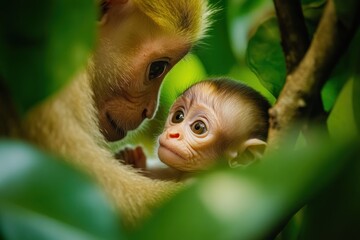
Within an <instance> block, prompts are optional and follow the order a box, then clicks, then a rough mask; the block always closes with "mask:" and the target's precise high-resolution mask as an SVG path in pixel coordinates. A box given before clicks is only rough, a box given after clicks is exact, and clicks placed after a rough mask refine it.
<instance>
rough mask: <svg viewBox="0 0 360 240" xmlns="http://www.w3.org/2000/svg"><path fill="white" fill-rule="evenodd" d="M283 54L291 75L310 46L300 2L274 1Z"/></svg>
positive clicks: (297, 0) (298, 0)
mask: <svg viewBox="0 0 360 240" xmlns="http://www.w3.org/2000/svg"><path fill="white" fill-rule="evenodd" d="M274 5H275V10H276V16H277V19H278V24H279V28H280V34H281V45H282V48H283V51H284V54H285V60H286V69H287V72H288V73H291V72H292V71H293V70H294V69H295V68H296V67H297V66H298V64H299V63H300V61H301V59H302V58H303V57H304V55H305V53H306V51H307V49H308V48H309V45H310V40H309V34H308V32H307V29H306V25H305V19H304V15H303V12H302V8H301V1H300V0H296V1H287V0H274Z"/></svg>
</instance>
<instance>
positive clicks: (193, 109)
mask: <svg viewBox="0 0 360 240" xmlns="http://www.w3.org/2000/svg"><path fill="white" fill-rule="evenodd" d="M269 107H270V105H269V103H268V102H267V101H266V99H265V98H264V97H262V96H261V95H260V94H259V93H258V92H256V91H255V90H253V89H251V88H249V87H247V86H245V85H243V84H240V83H238V82H235V81H232V80H229V79H213V80H207V81H202V82H200V83H197V84H195V85H193V86H192V87H190V88H189V89H188V90H187V91H185V92H184V93H183V94H182V95H181V96H180V97H179V98H178V99H177V100H176V102H175V103H174V104H173V106H172V107H171V109H170V112H169V116H168V119H167V121H166V123H165V128H164V131H163V133H162V134H161V135H160V137H159V148H158V155H159V158H160V160H161V161H162V162H164V163H166V164H167V165H169V166H171V167H174V168H176V169H178V170H182V171H197V170H203V169H206V168H208V167H209V166H210V165H213V164H214V163H215V162H216V160H218V159H226V160H227V161H228V163H229V165H230V166H231V167H236V166H239V165H247V164H248V163H249V162H251V161H254V160H256V159H258V158H259V157H261V155H262V154H263V152H264V150H265V146H266V138H267V131H268V127H269V123H268V118H269V117H268V109H269Z"/></svg>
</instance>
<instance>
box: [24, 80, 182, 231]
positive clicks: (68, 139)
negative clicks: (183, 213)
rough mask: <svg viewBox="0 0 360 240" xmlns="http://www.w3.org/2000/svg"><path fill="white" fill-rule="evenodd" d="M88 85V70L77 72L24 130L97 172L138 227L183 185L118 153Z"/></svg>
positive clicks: (35, 112) (126, 216) (130, 222)
mask: <svg viewBox="0 0 360 240" xmlns="http://www.w3.org/2000/svg"><path fill="white" fill-rule="evenodd" d="M88 85H89V81H88V78H87V76H86V75H85V74H81V75H80V76H78V77H77V78H76V79H75V80H74V81H73V82H72V83H70V85H69V86H67V87H66V88H64V89H63V90H62V91H60V92H59V93H58V94H57V95H55V96H54V97H52V99H50V100H49V101H47V102H46V103H44V104H43V105H41V106H39V107H37V108H36V109H34V110H33V111H32V112H31V114H29V116H28V117H27V119H26V120H25V121H24V125H23V129H24V132H26V137H27V138H28V139H29V140H30V141H32V142H34V143H36V144H38V145H39V146H40V147H41V148H43V149H44V150H46V151H50V152H52V153H58V154H60V155H62V156H66V159H67V160H68V161H70V162H71V163H75V164H76V166H78V167H79V168H80V169H83V170H85V171H86V172H88V173H89V174H91V175H94V176H95V177H96V178H97V180H98V181H99V182H100V184H101V185H102V187H103V188H104V189H105V191H106V193H107V194H108V195H109V196H110V198H111V200H112V201H113V202H114V203H115V207H117V208H119V209H120V211H121V215H122V216H123V219H124V220H125V225H128V226H133V225H134V224H136V223H137V222H138V221H139V219H141V218H144V217H146V216H148V214H149V213H150V209H151V208H153V207H154V206H155V205H157V204H159V203H160V202H161V200H163V199H164V198H166V197H167V196H169V194H171V193H173V192H174V191H175V190H176V189H177V186H179V185H178V184H175V183H172V182H164V181H155V180H150V179H148V178H146V177H143V176H141V175H140V174H138V173H136V172H135V170H134V169H132V168H130V167H128V166H125V165H121V164H120V163H119V162H118V161H117V160H115V159H114V158H113V156H112V154H111V152H110V151H109V150H108V148H107V145H106V142H105V141H104V139H103V137H102V135H101V133H100V132H99V130H98V127H97V121H96V117H95V109H94V107H93V106H94V105H93V100H92V96H91V95H92V93H91V92H89V91H84V90H85V89H90V87H89V86H88ZM89 131H90V132H89ZM64 177H66V176H64Z"/></svg>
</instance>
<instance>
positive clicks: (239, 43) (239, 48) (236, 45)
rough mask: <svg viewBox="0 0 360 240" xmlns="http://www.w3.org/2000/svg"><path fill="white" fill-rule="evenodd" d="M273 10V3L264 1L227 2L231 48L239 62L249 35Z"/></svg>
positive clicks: (242, 57) (242, 56) (243, 55)
mask: <svg viewBox="0 0 360 240" xmlns="http://www.w3.org/2000/svg"><path fill="white" fill-rule="evenodd" d="M271 9H273V3H272V2H271V1H266V0H241V1H234V0H233V1H231V0H230V1H228V9H227V12H228V26H229V29H230V36H231V46H232V48H233V51H234V53H236V56H237V58H238V59H239V60H241V61H242V60H244V59H245V53H246V47H247V44H248V40H249V35H250V33H251V32H252V30H253V29H254V28H256V27H257V25H258V24H259V19H262V18H263V17H264V15H267V13H268V12H269V10H271Z"/></svg>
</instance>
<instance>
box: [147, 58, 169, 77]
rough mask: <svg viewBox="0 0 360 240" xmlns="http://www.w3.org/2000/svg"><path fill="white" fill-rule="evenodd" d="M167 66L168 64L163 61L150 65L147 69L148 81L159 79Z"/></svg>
mask: <svg viewBox="0 0 360 240" xmlns="http://www.w3.org/2000/svg"><path fill="white" fill-rule="evenodd" d="M168 65H169V62H167V61H165V60H159V61H156V62H153V63H151V64H150V67H149V76H148V78H149V80H153V79H155V78H158V77H161V76H162V75H163V74H164V72H165V70H166V68H167V66H168Z"/></svg>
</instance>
